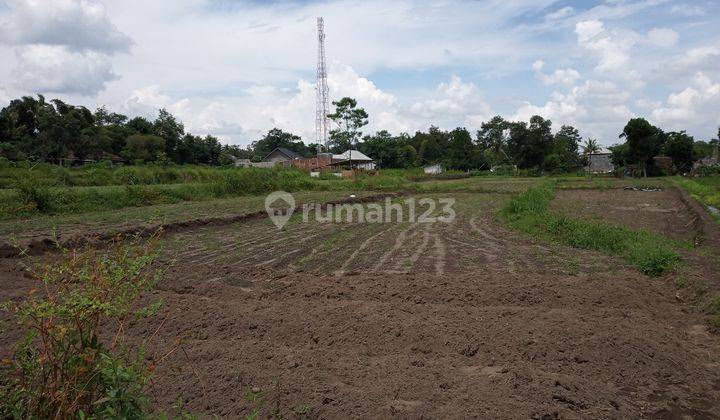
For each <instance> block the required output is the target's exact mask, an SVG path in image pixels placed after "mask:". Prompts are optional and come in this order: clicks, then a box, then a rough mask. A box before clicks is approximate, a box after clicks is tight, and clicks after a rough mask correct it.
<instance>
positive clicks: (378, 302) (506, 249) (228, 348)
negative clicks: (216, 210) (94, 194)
mask: <svg viewBox="0 0 720 420" xmlns="http://www.w3.org/2000/svg"><path fill="white" fill-rule="evenodd" d="M612 193H615V194H617V191H613V192H612ZM567 194H579V195H573V196H572V201H575V200H583V203H585V202H590V203H598V202H602V201H603V199H605V200H609V197H610V196H609V194H611V193H610V192H606V191H583V192H582V194H581V193H579V192H576V191H572V192H561V193H559V196H558V197H559V198H558V200H568V199H569V197H567ZM595 194H597V195H598V196H599V197H601V198H596V197H595ZM622 194H623V195H622V197H623V200H622V201H623V202H626V203H627V202H629V203H630V204H627V207H631V206H633V205H634V206H635V208H636V210H637V208H639V204H638V203H639V202H640V201H641V200H648V199H645V198H639V197H645V195H642V196H638V195H639V194H650V193H635V194H638V195H635V194H625V193H622ZM626 195H627V196H628V199H627V200H625V196H626ZM478 197H480V195H458V202H459V203H458V207H459V208H460V211H459V212H458V213H459V217H458V220H456V221H455V222H454V223H451V224H442V223H436V224H412V223H405V224H386V225H385V224H380V225H366V224H319V223H309V224H304V223H292V222H291V223H290V224H289V225H288V226H286V227H285V228H284V229H283V230H282V231H278V230H276V229H275V228H274V227H273V226H272V225H271V224H270V223H269V221H267V220H262V219H253V220H246V221H244V222H242V223H235V224H229V225H223V226H194V227H192V228H189V229H186V230H178V231H176V232H174V233H172V234H169V235H168V236H167V237H166V239H165V241H164V242H165V253H164V255H163V261H166V262H168V263H169V262H171V261H173V260H174V263H173V265H172V267H171V268H170V270H169V273H168V275H167V277H166V279H165V281H164V282H163V283H162V284H161V286H160V287H159V288H158V289H157V290H155V291H153V292H152V293H150V294H148V296H146V298H145V299H147V301H151V300H156V299H157V298H162V299H164V301H165V307H164V309H163V310H162V312H161V313H160V315H159V316H158V317H157V318H154V319H150V320H143V321H139V322H136V323H135V324H133V325H132V326H131V328H130V334H131V337H133V340H137V341H138V342H139V341H140V340H141V338H143V337H147V336H149V335H151V334H152V333H153V332H154V331H155V330H157V329H158V328H159V327H160V326H162V327H161V328H160V329H159V333H158V334H157V336H155V338H154V339H153V340H152V341H151V343H150V349H149V350H150V354H151V355H161V354H164V353H165V352H167V351H168V350H169V349H171V348H173V347H174V345H175V342H176V338H177V337H183V345H182V351H181V350H178V351H176V352H175V353H173V355H172V357H170V358H168V359H166V360H165V361H164V362H163V363H160V364H159V367H158V370H157V372H156V377H155V381H154V382H155V383H154V387H153V395H154V396H155V398H156V399H157V406H158V408H159V409H167V408H169V407H170V406H171V405H172V404H174V403H176V402H177V400H178V398H181V399H183V400H184V401H185V402H186V408H188V409H189V410H190V411H193V412H196V413H199V414H203V415H213V414H214V415H218V416H221V417H227V418H238V417H242V416H246V415H249V414H250V413H251V411H252V410H253V408H254V406H255V405H254V404H253V403H251V402H249V400H248V399H247V398H246V393H247V392H248V390H250V389H253V388H256V389H262V390H263V391H264V392H265V393H266V395H265V401H266V402H265V404H264V405H263V407H262V412H263V416H265V415H268V414H269V413H270V410H272V409H274V408H275V407H278V408H279V409H280V411H281V413H282V414H283V415H284V416H285V417H297V416H298V414H297V413H298V412H306V411H308V410H309V411H310V417H321V418H347V417H363V418H368V417H382V418H390V417H393V418H394V417H401V418H408V417H411V418H419V417H435V418H437V417H443V418H467V417H480V418H508V419H510V418H512V419H514V418H538V419H540V418H548V419H552V418H618V419H619V418H640V417H646V418H668V419H670V418H696V419H701V418H718V417H720V380H719V379H718V378H720V339H718V337H717V336H715V335H712V334H710V333H708V332H707V330H706V327H705V326H704V322H705V321H704V318H703V316H702V315H701V314H699V313H697V311H696V310H695V309H694V307H693V306H692V305H689V304H687V303H685V302H683V301H681V300H679V299H678V298H677V296H676V290H675V288H674V287H673V285H672V280H673V279H674V277H673V276H667V278H664V279H649V278H647V277H645V276H643V275H641V274H640V273H638V272H636V271H634V270H632V269H630V268H628V267H625V266H624V265H623V264H622V262H620V261H618V260H616V259H613V258H610V257H607V256H604V255H600V254H597V253H593V252H587V251H579V250H575V249H568V248H564V247H558V246H550V245H547V244H538V243H534V242H532V241H530V240H528V238H526V237H523V236H521V235H518V234H516V233H514V232H510V231H508V230H506V229H505V228H504V227H502V226H501V225H500V224H499V223H498V222H496V221H495V220H493V218H492V211H494V210H495V209H497V207H498V206H499V205H500V204H501V203H502V200H503V198H498V197H493V196H483V197H484V198H483V199H480V198H478ZM657 197H658V198H657V199H653V200H654V201H642V203H646V202H647V203H649V204H650V205H649V206H646V207H648V208H654V207H653V206H655V205H656V206H657V209H662V210H667V209H672V208H674V207H669V206H666V205H665V204H663V203H665V199H669V198H668V197H665V198H660V196H657ZM633 200H635V201H633ZM616 201H617V200H614V201H607V202H609V203H610V205H611V206H615V205H616V204H615V203H616ZM633 203H634V204H633ZM653 203H654V204H653ZM661 204H662V205H661ZM616 211H617V213H616V214H617V215H620V214H625V213H624V212H625V211H626V210H616ZM628 211H629V210H628ZM632 214H634V215H635V216H634V217H633V220H628V223H629V224H631V225H632V226H636V227H646V228H648V229H652V230H655V231H657V232H659V233H666V234H671V235H673V236H676V237H678V238H686V237H690V235H691V233H688V232H681V230H680V229H678V228H674V227H673V228H667V227H666V226H665V225H667V224H668V220H670V219H672V220H673V221H689V220H690V219H691V218H692V216H691V215H690V214H689V213H688V212H687V211H686V210H683V209H682V208H680V207H679V208H678V209H677V211H676V212H672V211H671V212H667V211H640V212H637V211H635V212H634V213H632ZM637 219H640V220H637ZM618 220H619V219H618ZM633 223H634V224H633ZM692 234H694V233H692ZM704 261H705V260H704V259H701V258H698V259H697V260H694V261H693V264H696V263H697V264H706V263H705V262H704ZM20 262H22V260H19V259H3V260H0V276H1V277H2V279H3V285H4V287H3V288H2V289H1V291H0V300H6V299H8V298H11V299H13V298H15V299H17V298H20V296H21V295H22V293H23V291H25V290H27V288H28V287H29V285H28V280H27V279H25V278H24V277H23V274H22V270H20V269H19V268H17V265H18V263H20ZM704 269H706V270H707V273H709V274H708V275H710V276H713V277H712V278H709V279H708V280H709V281H713V282H717V283H718V284H720V279H718V277H717V274H718V272H717V269H716V268H715V267H714V266H711V265H709V264H708V265H704ZM2 317H4V318H6V314H3V315H2ZM18 335H19V331H18V330H17V329H16V328H10V329H9V330H7V331H3V332H0V342H1V343H2V345H1V346H0V357H5V356H7V355H8V354H9V353H10V343H11V342H12V341H14V340H15V339H16V338H17V337H18ZM155 357H157V356H155ZM300 407H303V408H300ZM683 416H689V417H683Z"/></svg>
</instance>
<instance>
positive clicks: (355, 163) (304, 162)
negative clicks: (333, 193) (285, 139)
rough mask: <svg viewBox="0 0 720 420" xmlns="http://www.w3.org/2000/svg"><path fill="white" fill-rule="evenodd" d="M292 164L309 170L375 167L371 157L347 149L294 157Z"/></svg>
mask: <svg viewBox="0 0 720 420" xmlns="http://www.w3.org/2000/svg"><path fill="white" fill-rule="evenodd" d="M292 166H294V167H296V168H300V169H305V170H309V171H318V170H340V169H350V167H352V168H353V169H365V170H372V169H375V162H374V161H373V159H372V158H371V157H369V156H367V155H366V154H364V153H363V152H361V151H359V150H347V151H345V152H343V153H340V154H331V153H322V154H320V155H318V156H316V157H311V158H303V159H295V160H293V161H292Z"/></svg>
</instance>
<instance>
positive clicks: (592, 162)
mask: <svg viewBox="0 0 720 420" xmlns="http://www.w3.org/2000/svg"><path fill="white" fill-rule="evenodd" d="M585 171H586V172H588V173H591V174H609V173H611V172H613V171H615V165H613V163H612V153H590V154H588V166H586V167H585Z"/></svg>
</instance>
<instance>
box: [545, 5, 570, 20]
mask: <svg viewBox="0 0 720 420" xmlns="http://www.w3.org/2000/svg"><path fill="white" fill-rule="evenodd" d="M574 14H575V9H573V8H572V7H570V6H565V7H563V8H561V9H558V10H556V11H554V12H552V13H548V14H547V15H545V20H559V19H565V18H567V17H570V16H572V15H574Z"/></svg>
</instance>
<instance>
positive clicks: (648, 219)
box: [552, 189, 700, 241]
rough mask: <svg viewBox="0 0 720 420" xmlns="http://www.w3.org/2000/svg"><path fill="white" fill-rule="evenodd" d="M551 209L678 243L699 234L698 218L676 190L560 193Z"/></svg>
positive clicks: (572, 191)
mask: <svg viewBox="0 0 720 420" xmlns="http://www.w3.org/2000/svg"><path fill="white" fill-rule="evenodd" d="M552 210H553V211H556V212H562V213H565V214H568V215H571V216H585V217H586V216H590V217H594V218H597V219H602V220H605V221H609V222H613V223H615V224H618V225H624V226H628V227H630V228H633V229H646V230H649V231H651V232H655V233H659V234H661V235H666V236H668V237H671V238H674V239H679V240H688V241H689V240H693V239H694V238H696V237H697V236H698V235H699V234H700V231H699V225H698V223H697V216H696V215H695V214H694V213H693V212H692V211H689V209H688V206H687V205H686V204H685V202H683V200H682V199H681V197H680V195H679V193H678V192H677V191H676V190H675V189H670V190H664V191H647V192H645V191H634V190H622V189H608V190H560V191H558V192H557V196H556V198H555V200H554V201H553V203H552Z"/></svg>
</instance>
